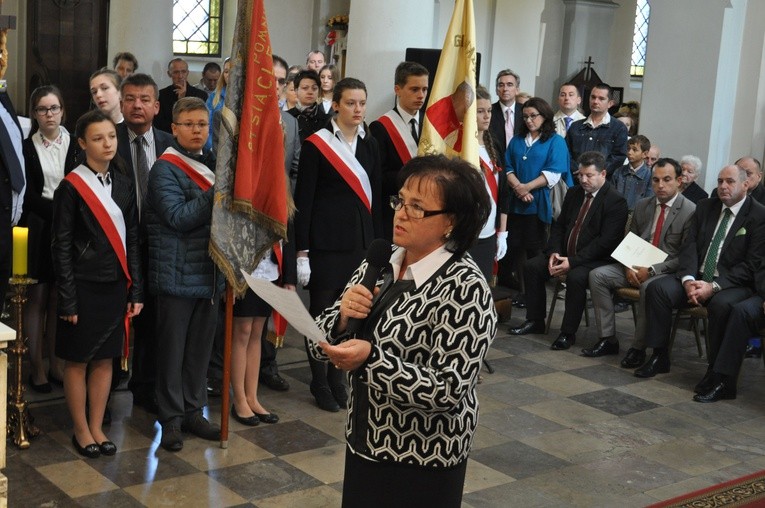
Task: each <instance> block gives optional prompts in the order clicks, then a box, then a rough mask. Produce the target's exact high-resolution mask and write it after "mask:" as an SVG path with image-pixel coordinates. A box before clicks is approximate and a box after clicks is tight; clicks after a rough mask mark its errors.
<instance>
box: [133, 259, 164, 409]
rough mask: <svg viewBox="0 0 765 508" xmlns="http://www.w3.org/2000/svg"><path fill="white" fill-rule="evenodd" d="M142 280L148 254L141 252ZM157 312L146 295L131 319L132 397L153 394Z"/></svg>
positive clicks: (153, 302) (149, 297)
mask: <svg viewBox="0 0 765 508" xmlns="http://www.w3.org/2000/svg"><path fill="white" fill-rule="evenodd" d="M141 263H142V265H141V266H142V267H143V280H144V281H147V285H148V280H149V253H148V249H147V250H145V251H142V256H141ZM156 321H157V310H156V303H155V301H154V298H152V297H151V296H149V295H148V293H147V294H146V298H145V299H144V303H143V309H141V313H140V314H138V315H137V316H136V317H134V318H133V361H132V364H131V367H132V369H131V373H130V381H128V388H129V389H130V391H131V392H133V397H134V398H137V399H144V400H145V399H146V398H148V397H150V396H151V395H152V394H153V393H154V383H155V379H156V376H157V362H156V358H157V340H156V337H155V336H154V331H155V329H156V326H157V323H156Z"/></svg>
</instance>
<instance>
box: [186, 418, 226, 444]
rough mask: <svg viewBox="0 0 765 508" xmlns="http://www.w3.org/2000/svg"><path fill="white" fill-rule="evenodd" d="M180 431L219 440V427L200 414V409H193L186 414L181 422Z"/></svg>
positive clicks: (210, 439)
mask: <svg viewBox="0 0 765 508" xmlns="http://www.w3.org/2000/svg"><path fill="white" fill-rule="evenodd" d="M181 431H182V432H189V433H191V434H194V435H195V436H197V437H201V438H202V439H207V440H208V441H219V440H220V427H218V426H217V425H214V424H212V423H210V422H209V421H208V420H207V418H205V417H204V416H202V411H194V412H193V413H191V414H188V415H186V417H185V418H184V419H183V423H181Z"/></svg>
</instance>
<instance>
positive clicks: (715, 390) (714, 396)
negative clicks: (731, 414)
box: [693, 381, 736, 402]
mask: <svg viewBox="0 0 765 508" xmlns="http://www.w3.org/2000/svg"><path fill="white" fill-rule="evenodd" d="M735 398H736V387H735V386H730V385H729V384H728V383H727V382H725V381H720V382H719V383H717V384H716V385H714V386H713V387H712V389H711V390H709V391H708V392H705V393H699V394H696V395H694V396H693V400H695V401H696V402H717V401H718V400H732V399H735Z"/></svg>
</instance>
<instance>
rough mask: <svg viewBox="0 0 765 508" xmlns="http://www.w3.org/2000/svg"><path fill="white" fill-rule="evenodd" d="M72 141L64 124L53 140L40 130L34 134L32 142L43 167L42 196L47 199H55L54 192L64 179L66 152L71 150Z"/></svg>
mask: <svg viewBox="0 0 765 508" xmlns="http://www.w3.org/2000/svg"><path fill="white" fill-rule="evenodd" d="M70 142H71V137H70V136H69V132H68V131H67V130H66V128H64V126H63V125H62V126H60V127H59V134H58V137H57V138H56V139H54V140H53V141H50V140H48V139H46V138H45V136H43V134H42V132H40V131H37V132H35V134H34V136H32V143H33V144H34V147H35V150H36V151H37V157H38V158H39V159H40V167H41V168H42V173H43V191H42V197H43V198H45V199H51V200H52V199H53V192H55V190H56V189H57V188H58V184H60V183H61V180H63V179H64V166H65V165H66V154H67V152H68V151H69V143H70Z"/></svg>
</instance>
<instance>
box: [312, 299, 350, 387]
mask: <svg viewBox="0 0 765 508" xmlns="http://www.w3.org/2000/svg"><path fill="white" fill-rule="evenodd" d="M342 291H343V290H342V288H340V289H329V290H326V289H322V290H309V293H310V297H311V304H310V306H309V309H308V312H309V313H310V314H311V316H313V317H316V316H318V315H319V314H321V313H322V312H324V309H326V308H327V307H329V306H331V305H333V304H334V303H335V301H336V300H337V299H338V298H340V294H341V293H342ZM305 349H306V354H307V355H308V365H309V366H310V367H311V386H312V387H314V388H317V387H320V386H330V387H332V386H339V385H341V384H343V377H344V375H343V371H342V370H338V369H336V368H335V366H334V365H332V363H330V362H321V361H319V360H316V359H314V358H313V357H312V356H311V353H310V352H309V351H308V339H305Z"/></svg>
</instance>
